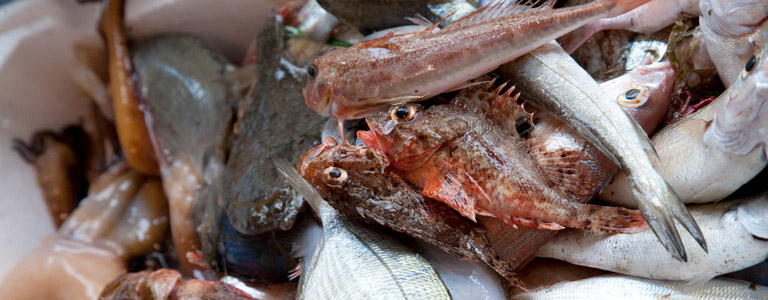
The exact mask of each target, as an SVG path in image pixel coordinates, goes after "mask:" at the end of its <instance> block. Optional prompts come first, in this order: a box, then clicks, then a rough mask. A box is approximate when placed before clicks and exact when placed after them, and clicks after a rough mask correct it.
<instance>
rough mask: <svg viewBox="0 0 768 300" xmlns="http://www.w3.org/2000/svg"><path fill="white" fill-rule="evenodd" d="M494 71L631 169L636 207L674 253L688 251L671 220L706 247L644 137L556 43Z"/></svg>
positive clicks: (683, 257) (681, 254) (680, 254)
mask: <svg viewBox="0 0 768 300" xmlns="http://www.w3.org/2000/svg"><path fill="white" fill-rule="evenodd" d="M498 72H500V73H501V74H503V75H504V76H505V77H509V78H510V79H511V80H512V82H514V83H515V84H516V85H517V86H518V87H519V88H520V89H521V90H522V92H523V94H524V95H525V94H527V95H528V96H529V97H528V98H530V99H532V102H533V103H534V104H538V105H539V106H540V107H542V108H544V110H547V111H549V112H551V113H553V114H555V115H557V116H558V117H560V118H561V119H563V120H564V121H565V122H566V123H567V124H568V125H570V126H571V127H573V128H574V129H575V130H576V131H577V132H578V133H579V134H581V135H582V136H584V137H585V138H587V139H588V140H589V141H590V142H592V143H593V144H594V145H595V146H596V147H598V148H600V150H602V151H603V153H605V154H606V155H607V156H608V157H609V158H612V159H613V161H614V162H615V163H616V164H617V165H619V166H621V168H622V169H623V170H624V172H625V173H627V174H630V176H629V182H630V183H631V187H632V195H633V197H634V199H636V200H637V202H638V204H639V205H638V206H639V208H640V211H642V212H643V216H644V217H645V220H646V221H648V225H649V226H650V227H651V229H652V230H653V232H654V233H655V234H656V236H657V237H658V238H659V241H661V243H662V244H663V245H664V247H665V248H667V250H669V251H670V252H672V254H673V255H674V256H675V257H676V258H678V259H680V260H682V261H685V260H686V253H685V248H684V246H683V243H682V240H681V239H680V235H679V233H678V231H677V228H676V227H675V225H674V224H675V223H674V220H677V221H678V222H680V223H681V224H682V225H683V228H685V229H686V230H687V231H688V232H689V233H691V235H692V236H693V237H694V238H695V239H696V242H698V244H699V245H700V246H701V247H702V248H703V249H705V251H706V249H707V245H706V241H705V240H704V236H703V235H702V233H701V230H700V229H699V227H698V225H696V221H695V220H694V219H693V218H692V217H691V214H690V213H689V212H688V210H687V209H686V208H685V205H683V203H682V202H681V201H680V199H679V198H678V197H677V195H676V194H675V192H674V190H672V188H671V187H670V186H669V184H667V182H666V181H665V180H664V178H663V177H662V176H661V175H660V174H659V173H658V172H657V171H656V170H655V169H654V168H653V165H652V164H651V161H650V159H649V157H648V156H647V155H646V153H654V150H653V146H651V143H650V140H649V139H648V136H647V135H646V134H645V132H644V131H643V129H642V128H641V127H640V125H638V124H637V122H635V121H634V120H632V119H631V118H630V117H629V116H628V115H627V114H626V113H625V112H624V111H622V110H621V108H620V107H619V105H616V102H615V100H614V99H610V97H607V96H606V95H605V93H602V89H601V88H600V86H599V85H598V84H597V82H595V80H594V79H593V78H592V77H591V76H590V75H589V74H587V72H586V71H584V69H582V68H581V67H580V66H579V65H578V64H577V63H576V62H575V61H574V60H573V58H571V57H570V56H569V55H568V54H567V53H565V51H564V50H563V49H562V48H561V47H560V46H559V45H557V44H556V43H554V42H552V43H549V44H547V45H544V46H542V47H540V48H538V49H536V50H534V51H532V52H530V53H528V54H526V55H523V56H522V57H521V58H520V59H518V60H516V61H513V62H511V63H508V64H506V65H503V66H501V67H500V68H499V70H498Z"/></svg>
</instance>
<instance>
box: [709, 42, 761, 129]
mask: <svg viewBox="0 0 768 300" xmlns="http://www.w3.org/2000/svg"><path fill="white" fill-rule="evenodd" d="M766 46H768V45H764V46H763V47H762V49H759V51H756V52H755V53H754V54H753V55H752V56H750V57H749V58H748V59H747V62H746V63H745V64H744V67H743V69H742V70H741V73H740V74H739V78H738V79H737V80H736V82H734V83H733V85H731V86H730V87H729V88H728V93H727V94H728V101H727V104H726V107H725V109H723V110H721V111H720V112H719V113H718V115H717V120H718V126H720V127H721V128H733V129H746V128H745V127H744V126H747V125H748V124H753V122H754V121H755V120H756V119H757V118H768V115H766V116H762V115H761V114H765V113H766V111H765V110H764V109H763V106H765V103H766V102H768V63H766V62H765V60H766V59H768V55H767V54H768V49H766V48H765V47H766ZM754 129H755V130H758V129H760V128H754Z"/></svg>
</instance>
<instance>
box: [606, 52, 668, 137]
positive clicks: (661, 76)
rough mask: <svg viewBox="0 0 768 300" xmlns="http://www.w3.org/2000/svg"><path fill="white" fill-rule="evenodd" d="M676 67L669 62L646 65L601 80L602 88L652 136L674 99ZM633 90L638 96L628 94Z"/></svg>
mask: <svg viewBox="0 0 768 300" xmlns="http://www.w3.org/2000/svg"><path fill="white" fill-rule="evenodd" d="M674 80H675V70H674V69H672V65H671V64H670V63H669V62H659V63H653V64H643V65H640V66H638V67H637V68H635V69H633V70H632V71H629V72H627V73H626V74H624V75H622V76H619V77H617V78H615V79H612V80H609V81H606V82H602V83H600V87H601V88H602V89H603V90H605V92H606V93H608V94H609V97H613V98H614V99H616V101H617V102H618V103H619V105H620V106H621V108H622V109H623V110H624V111H625V112H627V114H629V115H630V116H631V117H632V118H633V119H635V121H637V123H638V124H640V126H641V127H642V128H643V130H644V131H645V133H647V134H648V136H651V135H652V134H653V133H654V132H655V131H656V128H657V127H659V124H661V121H662V120H663V119H664V117H666V115H667V110H668V109H669V104H670V102H671V100H672V92H673V90H674V87H673V84H674ZM633 89H636V90H637V91H638V94H637V96H634V95H633V96H629V97H630V98H632V99H628V98H627V95H628V93H630V92H634V91H631V90H633Z"/></svg>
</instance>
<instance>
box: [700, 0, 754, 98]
mask: <svg viewBox="0 0 768 300" xmlns="http://www.w3.org/2000/svg"><path fill="white" fill-rule="evenodd" d="M699 9H700V11H701V16H700V17H699V24H700V27H701V30H702V32H703V36H704V43H705V45H706V48H707V52H709V56H710V57H711V58H712V62H714V63H715V66H716V67H717V72H718V74H719V75H720V79H722V81H723V85H725V87H729V86H731V84H732V83H733V82H735V81H736V80H737V79H738V77H739V74H741V70H742V68H743V67H744V63H746V61H747V59H749V56H750V55H751V54H752V53H754V52H755V49H756V48H757V47H759V46H760V45H765V44H766V43H768V31H767V30H768V29H766V26H768V24H766V22H765V20H766V19H768V3H767V2H765V1H760V0H736V1H724V0H700V2H699Z"/></svg>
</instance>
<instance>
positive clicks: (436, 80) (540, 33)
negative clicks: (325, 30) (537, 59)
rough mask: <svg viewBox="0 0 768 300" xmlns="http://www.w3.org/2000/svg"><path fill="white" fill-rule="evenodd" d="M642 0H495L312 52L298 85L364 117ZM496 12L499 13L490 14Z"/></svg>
mask: <svg viewBox="0 0 768 300" xmlns="http://www.w3.org/2000/svg"><path fill="white" fill-rule="evenodd" d="M646 1H647V0H616V1H614V0H598V1H594V2H591V3H589V4H585V5H581V6H576V7H571V8H564V9H557V10H551V9H549V4H551V3H552V2H551V1H547V2H546V3H545V5H543V8H539V9H526V10H525V12H520V13H514V14H512V12H514V11H515V8H517V9H518V10H522V9H521V8H519V7H517V6H516V5H515V4H514V3H512V1H508V0H506V1H498V2H494V3H491V4H489V5H487V6H485V7H483V8H480V9H478V10H476V11H475V12H474V13H473V14H472V15H471V16H472V17H469V16H468V17H467V18H465V19H463V20H460V21H457V22H455V23H453V24H451V25H449V26H447V27H445V28H443V29H442V30H440V31H437V32H432V31H424V32H422V33H419V34H413V35H409V36H408V38H403V39H396V40H394V41H390V40H389V38H388V37H386V38H382V39H379V40H374V41H369V42H366V43H360V44H357V45H355V46H352V47H350V48H343V49H336V50H333V51H330V52H328V53H326V54H324V55H323V56H320V57H317V58H315V59H314V60H313V61H312V62H311V63H310V65H309V67H308V71H309V72H308V73H309V75H310V80H309V81H308V83H307V86H306V87H305V88H304V89H303V91H302V93H303V95H304V99H305V102H306V103H307V105H309V106H310V107H311V108H312V109H313V110H315V111H316V112H317V113H319V114H321V115H324V116H326V115H331V116H333V117H334V118H335V119H336V120H337V121H339V122H340V123H341V122H343V121H344V120H347V119H357V118H363V117H366V116H368V115H371V114H373V113H376V112H377V111H380V110H381V109H384V108H386V107H388V106H389V105H391V104H395V103H403V102H408V101H417V100H421V99H426V98H429V97H432V96H435V95H437V94H439V93H442V92H445V91H448V90H451V89H454V88H456V87H460V86H462V85H463V84H465V83H467V81H468V80H470V79H472V78H475V77H477V76H480V75H482V74H485V73H487V72H489V71H491V70H493V69H494V68H496V67H498V66H499V65H501V64H503V63H505V62H508V61H510V60H512V59H515V58H517V57H519V56H520V55H522V54H524V53H526V52H528V51H531V50H533V49H535V48H537V47H539V46H541V45H543V44H544V43H546V42H548V41H550V40H552V39H553V38H555V37H558V36H560V35H562V34H564V33H566V32H569V31H570V30H573V29H575V28H577V27H579V26H581V25H583V24H585V23H586V22H589V21H590V20H593V19H595V18H598V17H602V16H608V15H616V14H619V13H621V12H624V11H627V10H630V9H632V8H635V7H637V6H638V5H641V4H642V3H644V2H646ZM495 14H500V15H501V16H499V17H496V18H493V19H490V16H492V15H495ZM513 24H514V25H513ZM340 126H341V125H340Z"/></svg>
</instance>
